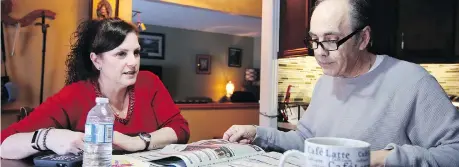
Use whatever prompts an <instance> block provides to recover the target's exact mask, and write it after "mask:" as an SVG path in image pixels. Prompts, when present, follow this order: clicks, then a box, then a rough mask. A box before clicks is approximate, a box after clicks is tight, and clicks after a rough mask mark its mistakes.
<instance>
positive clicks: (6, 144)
mask: <svg viewBox="0 0 459 167" xmlns="http://www.w3.org/2000/svg"><path fill="white" fill-rule="evenodd" d="M33 133H34V132H31V133H17V134H14V135H11V136H9V137H8V138H6V139H5V140H4V141H3V143H2V145H1V146H0V147H1V148H0V149H1V152H0V156H1V157H2V158H4V159H23V158H27V157H28V156H30V155H33V154H36V153H38V151H37V150H35V149H33V148H32V146H31V140H32V137H33ZM40 146H41V145H40Z"/></svg>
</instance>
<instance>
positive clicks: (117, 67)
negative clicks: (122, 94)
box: [91, 32, 140, 86]
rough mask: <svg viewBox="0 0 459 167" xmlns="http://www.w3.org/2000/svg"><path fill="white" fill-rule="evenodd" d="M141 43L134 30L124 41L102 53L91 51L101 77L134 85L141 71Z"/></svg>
mask: <svg viewBox="0 0 459 167" xmlns="http://www.w3.org/2000/svg"><path fill="white" fill-rule="evenodd" d="M139 53H140V45H139V41H138V37H137V35H136V34H135V33H134V32H130V33H128V34H127V35H126V38H125V39H124V41H123V43H121V45H120V46H118V47H116V48H115V49H113V50H110V51H107V52H104V53H102V54H100V55H95V54H94V53H91V60H92V61H93V63H94V66H95V67H96V68H98V69H100V76H99V78H100V79H102V80H103V81H105V82H107V81H108V82H111V83H114V84H116V85H118V86H130V85H133V84H134V83H135V81H136V79H137V74H138V73H139V64H140V56H139Z"/></svg>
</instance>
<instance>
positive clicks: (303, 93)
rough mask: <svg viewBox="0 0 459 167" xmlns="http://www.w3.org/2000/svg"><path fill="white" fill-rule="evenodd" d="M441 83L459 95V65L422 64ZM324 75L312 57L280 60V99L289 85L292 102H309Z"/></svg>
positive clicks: (283, 96) (448, 90) (450, 92)
mask: <svg viewBox="0 0 459 167" xmlns="http://www.w3.org/2000/svg"><path fill="white" fill-rule="evenodd" d="M421 66H422V67H424V68H425V69H426V70H427V71H429V72H430V73H431V74H432V75H433V76H434V77H435V78H436V79H437V80H438V82H439V83H440V85H441V86H442V87H443V89H444V90H445V91H446V93H447V94H454V95H459V64H421ZM321 75H323V72H322V69H321V68H320V66H319V65H318V64H317V62H316V59H315V58H314V57H312V56H306V57H294V58H286V59H279V60H278V78H279V81H278V99H279V101H283V99H284V98H285V92H286V91H287V87H288V85H292V86H293V87H292V88H291V89H290V101H291V102H309V101H310V100H311V96H312V91H313V89H314V85H315V83H316V82H317V80H318V79H319V77H320V76H321Z"/></svg>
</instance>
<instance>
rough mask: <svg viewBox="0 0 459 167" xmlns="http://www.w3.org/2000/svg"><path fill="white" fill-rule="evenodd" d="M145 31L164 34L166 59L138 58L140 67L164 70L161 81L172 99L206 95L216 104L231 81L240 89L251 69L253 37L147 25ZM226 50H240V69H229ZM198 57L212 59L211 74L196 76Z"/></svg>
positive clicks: (236, 88)
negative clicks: (204, 56)
mask: <svg viewBox="0 0 459 167" xmlns="http://www.w3.org/2000/svg"><path fill="white" fill-rule="evenodd" d="M147 31H149V32H156V33H163V34H165V36H166V37H165V38H166V40H165V41H166V43H165V45H166V46H165V47H166V48H165V49H166V50H165V60H157V59H141V64H149V65H160V66H162V67H163V74H162V76H163V82H164V84H165V85H166V87H167V88H168V90H169V92H170V93H171V95H172V97H173V98H175V99H184V98H186V97H189V96H207V97H210V98H212V99H213V100H214V101H218V100H219V99H220V98H221V97H222V96H224V94H225V86H226V83H227V82H228V81H229V80H231V81H232V82H233V83H234V85H235V90H241V87H242V83H243V79H244V73H245V68H249V67H252V66H253V53H254V51H253V48H254V47H253V45H254V42H253V38H251V37H240V36H232V35H226V34H217V33H209V32H201V31H193V30H185V29H177V28H169V27H161V26H153V25H148V26H147ZM228 47H237V48H241V49H242V52H243V53H242V67H240V68H235V67H228V61H227V55H228ZM197 54H208V55H211V56H212V65H211V68H212V69H211V74H210V75H202V74H201V75H198V74H196V70H195V64H196V63H195V62H196V55H197Z"/></svg>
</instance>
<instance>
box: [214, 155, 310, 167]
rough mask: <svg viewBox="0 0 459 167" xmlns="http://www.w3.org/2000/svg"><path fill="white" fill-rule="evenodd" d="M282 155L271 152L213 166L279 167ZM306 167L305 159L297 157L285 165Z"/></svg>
mask: <svg viewBox="0 0 459 167" xmlns="http://www.w3.org/2000/svg"><path fill="white" fill-rule="evenodd" d="M281 157H282V154H281V153H278V152H269V153H263V154H259V155H255V156H252V157H247V158H243V159H239V160H236V161H231V162H227V163H220V164H216V165H213V166H212V167H270V166H271V167H277V166H279V162H280V158H281ZM303 166H305V162H304V159H300V158H297V157H291V158H287V159H286V162H285V163H284V167H303Z"/></svg>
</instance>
